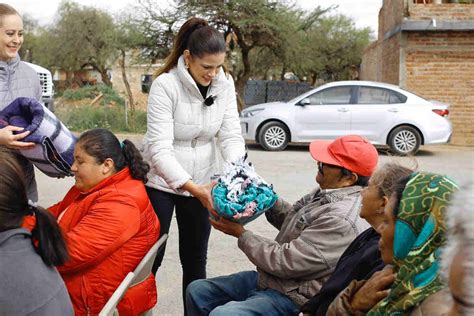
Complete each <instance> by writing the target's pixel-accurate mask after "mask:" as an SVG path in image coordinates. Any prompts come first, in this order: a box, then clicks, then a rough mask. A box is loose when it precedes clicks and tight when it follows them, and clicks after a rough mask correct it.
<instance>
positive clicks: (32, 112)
mask: <svg viewBox="0 0 474 316" xmlns="http://www.w3.org/2000/svg"><path fill="white" fill-rule="evenodd" d="M7 125H13V126H18V127H23V128H24V129H25V130H24V131H30V134H29V135H28V136H26V137H25V138H24V139H22V141H25V142H33V143H35V144H36V146H34V147H33V148H30V149H21V150H19V152H20V153H21V154H22V155H23V156H24V157H26V158H27V159H28V160H30V161H31V162H32V163H33V164H34V165H35V166H36V167H37V168H38V169H39V170H41V171H42V172H44V173H45V174H46V175H48V176H50V177H64V176H71V175H72V173H71V165H72V163H73V161H74V145H75V144H76V140H77V139H76V137H75V136H74V135H73V134H72V133H71V132H70V131H69V130H68V129H67V127H66V126H64V124H63V123H62V122H61V121H60V120H59V119H58V118H57V117H56V115H54V114H53V113H52V112H51V111H50V110H48V109H47V108H46V107H44V106H43V105H42V104H41V103H39V102H38V101H36V100H35V99H31V98H17V99H15V100H14V101H13V102H12V103H10V104H9V105H8V106H7V107H6V108H4V109H3V110H2V111H0V128H3V127H5V126H7ZM22 132H23V131H22Z"/></svg>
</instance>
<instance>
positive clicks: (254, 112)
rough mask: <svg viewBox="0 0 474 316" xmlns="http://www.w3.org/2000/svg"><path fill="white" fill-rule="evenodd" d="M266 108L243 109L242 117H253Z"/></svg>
mask: <svg viewBox="0 0 474 316" xmlns="http://www.w3.org/2000/svg"><path fill="white" fill-rule="evenodd" d="M263 110H264V109H252V110H243V111H242V113H241V116H242V117H252V116H255V115H257V113H259V112H261V111H263Z"/></svg>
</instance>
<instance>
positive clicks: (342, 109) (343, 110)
mask: <svg viewBox="0 0 474 316" xmlns="http://www.w3.org/2000/svg"><path fill="white" fill-rule="evenodd" d="M337 110H338V111H339V112H349V109H346V108H339V109H337Z"/></svg>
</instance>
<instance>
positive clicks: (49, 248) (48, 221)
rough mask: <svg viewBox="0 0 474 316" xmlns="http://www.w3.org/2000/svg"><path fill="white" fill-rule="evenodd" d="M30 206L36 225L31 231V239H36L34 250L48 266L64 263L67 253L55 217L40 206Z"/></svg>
mask: <svg viewBox="0 0 474 316" xmlns="http://www.w3.org/2000/svg"><path fill="white" fill-rule="evenodd" d="M32 208H33V212H34V214H35V217H36V226H35V228H34V229H33V231H32V232H31V233H32V235H33V240H37V241H38V246H37V247H36V248H35V249H36V252H37V253H38V254H39V255H40V256H41V258H42V259H43V261H44V263H45V264H46V265H48V266H52V265H54V266H59V265H62V264H64V263H65V262H66V260H67V259H68V253H67V248H66V243H65V241H64V238H63V235H62V233H61V230H60V228H59V226H58V224H57V222H56V219H55V218H54V216H53V215H51V214H50V213H49V212H48V211H47V210H45V209H43V208H41V207H32Z"/></svg>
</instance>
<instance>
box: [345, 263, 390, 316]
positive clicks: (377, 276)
mask: <svg viewBox="0 0 474 316" xmlns="http://www.w3.org/2000/svg"><path fill="white" fill-rule="evenodd" d="M395 276H396V274H394V273H393V267H392V266H385V268H383V270H381V271H377V272H375V273H374V274H373V275H372V277H371V278H370V279H369V280H367V282H366V283H365V284H364V285H363V286H362V287H361V288H360V289H359V290H358V291H357V292H356V293H355V294H354V296H353V298H352V302H351V307H352V309H353V310H356V311H361V312H366V311H368V310H370V309H371V308H372V307H374V306H375V305H376V304H377V303H378V302H379V301H380V300H382V299H384V298H385V297H387V296H388V294H389V293H390V287H391V286H392V283H393V281H395Z"/></svg>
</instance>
